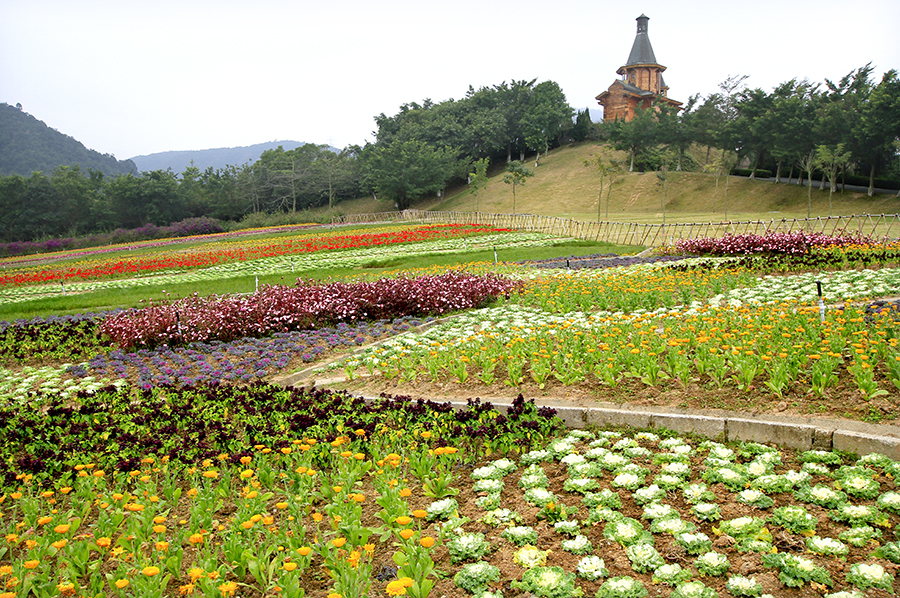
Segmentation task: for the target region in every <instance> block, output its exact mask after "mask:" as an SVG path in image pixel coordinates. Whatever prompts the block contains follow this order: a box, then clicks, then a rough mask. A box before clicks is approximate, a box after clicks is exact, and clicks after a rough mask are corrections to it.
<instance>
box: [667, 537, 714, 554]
mask: <svg viewBox="0 0 900 598" xmlns="http://www.w3.org/2000/svg"><path fill="white" fill-rule="evenodd" d="M675 543H676V544H678V545H679V546H681V547H682V548H684V551H685V552H687V553H688V554H695V555H698V554H703V553H706V552H709V551H710V550H711V549H712V540H710V539H709V536H707V535H706V534H704V533H703V532H696V533H692V532H685V533H681V534H675Z"/></svg>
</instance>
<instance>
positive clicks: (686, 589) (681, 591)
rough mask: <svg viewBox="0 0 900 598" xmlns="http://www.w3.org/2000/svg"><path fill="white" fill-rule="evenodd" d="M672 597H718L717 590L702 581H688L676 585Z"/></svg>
mask: <svg viewBox="0 0 900 598" xmlns="http://www.w3.org/2000/svg"><path fill="white" fill-rule="evenodd" d="M669 596H670V598H718V596H719V595H718V594H717V593H716V591H715V590H714V589H712V588H710V587H708V586H706V585H705V584H704V583H703V582H702V581H686V582H684V583H680V584H678V585H677V586H675V590H674V591H673V592H672V593H671V594H669Z"/></svg>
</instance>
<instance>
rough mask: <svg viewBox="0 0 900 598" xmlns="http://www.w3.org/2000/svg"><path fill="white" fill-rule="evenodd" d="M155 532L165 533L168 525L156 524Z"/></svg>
mask: <svg viewBox="0 0 900 598" xmlns="http://www.w3.org/2000/svg"><path fill="white" fill-rule="evenodd" d="M153 532H154V533H157V534H164V533H166V526H165V525H154V526H153Z"/></svg>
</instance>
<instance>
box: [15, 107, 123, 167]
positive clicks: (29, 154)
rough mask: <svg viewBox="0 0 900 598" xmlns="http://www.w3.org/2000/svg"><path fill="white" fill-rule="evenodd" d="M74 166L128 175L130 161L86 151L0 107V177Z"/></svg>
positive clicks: (26, 116) (37, 122)
mask: <svg viewBox="0 0 900 598" xmlns="http://www.w3.org/2000/svg"><path fill="white" fill-rule="evenodd" d="M75 165H78V166H80V167H81V169H82V170H83V171H87V170H96V171H98V172H102V173H103V174H105V175H106V176H114V175H117V174H128V173H130V172H134V171H135V170H136V167H135V165H134V163H133V162H132V161H131V160H122V161H120V160H116V158H115V156H111V155H110V154H101V153H100V152H97V151H94V150H90V149H87V148H86V147H84V145H82V144H81V142H79V141H78V140H76V139H74V138H72V137H69V136H68V135H64V134H63V133H60V132H59V131H57V130H55V129H51V128H50V127H48V126H47V125H46V124H44V123H43V122H42V121H40V120H38V119H36V118H35V117H33V116H31V115H30V114H28V113H27V112H24V111H23V110H22V109H21V108H20V107H16V106H10V105H9V104H6V103H2V104H0V175H2V176H6V175H11V174H20V175H23V176H28V175H30V174H31V173H32V172H36V171H40V172H43V173H45V174H51V173H53V172H54V171H55V170H56V169H57V168H58V167H59V166H75Z"/></svg>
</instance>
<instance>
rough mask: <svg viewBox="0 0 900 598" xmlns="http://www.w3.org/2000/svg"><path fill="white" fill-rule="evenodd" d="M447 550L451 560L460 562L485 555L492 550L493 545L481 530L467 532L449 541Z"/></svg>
mask: <svg viewBox="0 0 900 598" xmlns="http://www.w3.org/2000/svg"><path fill="white" fill-rule="evenodd" d="M447 550H448V551H449V552H450V560H451V561H452V562H454V563H459V562H462V561H474V560H477V559H480V558H482V557H484V555H486V554H487V553H488V552H490V550H491V545H490V544H489V543H488V541H487V540H486V539H485V537H484V534H482V533H480V532H478V533H465V534H461V535H459V536H457V537H455V538H452V539H451V540H450V541H449V542H447Z"/></svg>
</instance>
